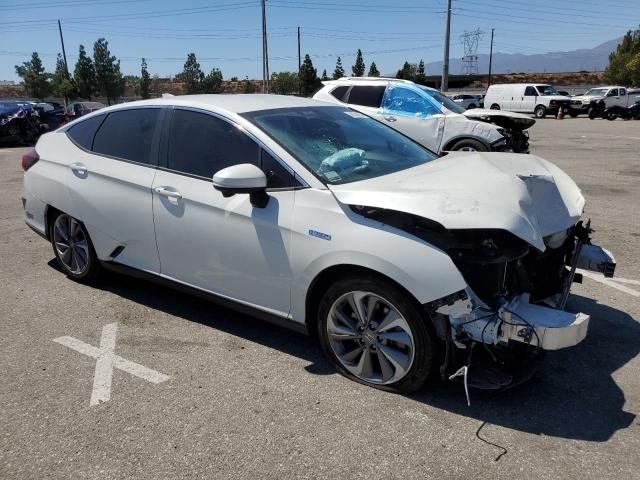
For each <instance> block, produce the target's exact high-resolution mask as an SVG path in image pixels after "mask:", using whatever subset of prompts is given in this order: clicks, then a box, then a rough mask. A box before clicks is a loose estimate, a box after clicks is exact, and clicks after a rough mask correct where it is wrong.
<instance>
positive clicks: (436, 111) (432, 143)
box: [377, 84, 445, 153]
mask: <svg viewBox="0 0 640 480" xmlns="http://www.w3.org/2000/svg"><path fill="white" fill-rule="evenodd" d="M377 118H378V119H379V120H381V121H382V122H384V123H385V124H386V125H388V126H390V127H391V128H393V129H395V130H398V131H399V132H401V133H403V134H405V135H406V136H408V137H410V138H412V139H413V140H415V141H417V142H418V143H420V144H422V145H424V146H425V147H427V148H428V149H429V150H431V151H432V152H436V153H439V152H440V148H441V146H442V139H443V136H444V129H445V115H443V114H442V111H441V107H440V105H439V104H438V103H437V102H435V101H434V100H432V99H431V98H430V97H428V96H426V95H424V94H423V93H422V92H421V91H420V89H419V88H418V87H415V86H413V85H401V84H400V85H399V84H390V85H389V86H388V87H387V90H386V91H385V94H384V98H383V99H382V108H380V112H379V114H378V117H377Z"/></svg>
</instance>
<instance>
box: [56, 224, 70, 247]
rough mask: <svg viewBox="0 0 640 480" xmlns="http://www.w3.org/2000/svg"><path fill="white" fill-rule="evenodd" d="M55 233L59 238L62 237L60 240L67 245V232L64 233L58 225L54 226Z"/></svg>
mask: <svg viewBox="0 0 640 480" xmlns="http://www.w3.org/2000/svg"><path fill="white" fill-rule="evenodd" d="M55 233H57V234H58V236H59V237H62V240H64V241H65V242H66V243H69V235H67V232H65V231H64V229H63V228H62V227H61V226H60V225H56V228H55Z"/></svg>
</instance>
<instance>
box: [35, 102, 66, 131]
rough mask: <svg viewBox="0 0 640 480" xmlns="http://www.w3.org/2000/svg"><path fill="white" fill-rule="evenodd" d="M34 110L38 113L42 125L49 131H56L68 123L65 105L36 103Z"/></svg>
mask: <svg viewBox="0 0 640 480" xmlns="http://www.w3.org/2000/svg"><path fill="white" fill-rule="evenodd" d="M33 108H34V109H35V110H36V111H37V112H38V116H39V117H40V121H41V123H43V124H45V125H46V126H47V130H55V129H56V128H58V127H59V126H60V125H62V124H63V123H65V122H66V111H65V108H64V105H62V104H61V103H57V102H39V103H34V104H33Z"/></svg>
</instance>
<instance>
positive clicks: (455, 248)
mask: <svg viewBox="0 0 640 480" xmlns="http://www.w3.org/2000/svg"><path fill="white" fill-rule="evenodd" d="M351 208H352V209H353V211H354V212H356V213H358V214H359V215H363V216H365V217H367V218H370V219H373V220H376V221H379V222H381V223H383V224H386V225H390V226H393V227H395V228H398V229H400V230H403V231H405V232H407V233H410V234H412V235H414V236H416V237H418V238H420V239H422V240H424V241H426V242H428V243H429V244H431V245H434V246H435V247H437V248H439V249H441V250H443V251H444V252H446V253H447V254H448V255H449V256H450V257H451V259H452V261H453V262H454V264H455V265H456V267H457V268H458V270H459V271H460V273H461V274H462V276H463V277H464V279H465V281H466V282H467V284H468V287H467V288H466V289H465V290H461V291H458V292H454V293H452V294H451V295H448V296H446V297H444V298H441V299H438V300H436V301H434V302H430V303H429V304H427V305H425V308H426V310H427V312H428V314H429V317H430V318H431V320H432V321H433V323H434V327H435V330H436V333H437V335H438V336H439V337H440V338H441V339H442V340H443V341H444V342H445V347H446V355H445V361H444V364H443V365H442V367H441V374H442V376H443V378H448V377H451V376H452V374H453V373H454V372H455V371H456V370H458V369H459V368H460V367H461V366H462V368H464V367H466V368H467V369H468V370H469V372H467V371H466V370H465V376H464V378H465V386H466V384H467V382H468V383H469V385H470V386H475V387H478V388H486V389H501V388H507V387H510V386H513V385H516V384H518V383H520V382H522V381H525V380H527V379H528V378H529V377H530V376H531V375H532V374H533V372H534V370H535V367H537V366H538V364H539V363H540V360H541V359H542V356H543V353H544V351H547V350H557V349H561V348H566V347H571V346H574V345H577V344H578V343H580V342H581V341H582V340H584V338H585V337H586V335H587V330H588V325H589V316H588V315H586V314H584V313H571V312H567V311H565V310H564V308H565V306H566V302H567V298H568V295H569V291H570V288H571V285H572V283H574V282H579V283H580V282H581V281H582V276H581V275H580V274H579V273H576V269H577V268H583V269H585V270H592V271H596V272H599V273H602V274H603V275H605V276H606V277H612V276H613V274H614V271H615V265H616V264H615V260H614V258H613V256H612V255H611V254H610V253H609V252H607V251H606V250H605V249H603V248H601V247H599V246H597V245H593V244H592V243H591V238H590V237H591V232H592V230H591V228H590V225H589V224H588V223H587V224H586V225H585V224H583V222H582V221H579V222H578V223H576V225H574V226H573V227H571V228H569V229H566V230H562V231H559V232H556V233H554V234H552V235H548V236H546V237H545V238H544V244H545V247H546V248H545V249H544V251H540V250H539V249H538V248H535V247H533V246H532V245H530V244H528V243H527V242H525V241H524V240H522V239H521V238H518V237H516V236H515V235H513V234H512V233H510V232H508V231H505V230H500V229H446V228H445V227H443V226H442V225H441V224H439V223H438V222H434V221H431V220H428V219H424V218H421V217H419V216H416V215H412V214H409V213H405V212H399V211H395V210H386V209H382V208H373V207H363V206H352V207H351ZM478 345H482V347H483V348H481V349H478V348H476V347H477V346H478ZM474 348H475V350H476V353H475V354H473V351H474ZM478 350H479V351H478ZM472 356H473V359H474V360H473V362H472V361H471V360H472ZM479 364H480V365H481V367H480V366H478V365H479ZM471 365H473V367H474V368H472V367H471ZM453 376H454V377H455V374H454V375H453Z"/></svg>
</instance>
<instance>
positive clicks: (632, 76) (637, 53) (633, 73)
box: [604, 29, 640, 87]
mask: <svg viewBox="0 0 640 480" xmlns="http://www.w3.org/2000/svg"><path fill="white" fill-rule="evenodd" d="M604 76H605V79H606V81H607V82H609V83H612V84H619V85H625V86H628V87H630V86H636V85H640V29H638V30H629V31H628V32H627V33H626V34H625V36H624V37H623V38H622V42H620V44H619V45H618V47H617V48H616V51H615V52H613V53H611V54H610V55H609V65H608V66H607V68H606V70H605V72H604Z"/></svg>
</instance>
